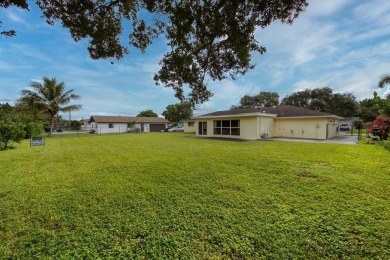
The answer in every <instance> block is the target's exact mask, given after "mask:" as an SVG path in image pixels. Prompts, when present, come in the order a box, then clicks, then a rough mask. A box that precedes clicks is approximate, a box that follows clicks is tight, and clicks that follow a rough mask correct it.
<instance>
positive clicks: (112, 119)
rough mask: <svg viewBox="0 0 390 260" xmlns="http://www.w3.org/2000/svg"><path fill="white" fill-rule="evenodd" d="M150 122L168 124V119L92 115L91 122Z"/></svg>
mask: <svg viewBox="0 0 390 260" xmlns="http://www.w3.org/2000/svg"><path fill="white" fill-rule="evenodd" d="M134 121H135V122H136V123H148V124H167V123H168V121H167V120H166V119H165V118H161V117H136V116H91V118H90V119H89V122H96V123H132V122H134Z"/></svg>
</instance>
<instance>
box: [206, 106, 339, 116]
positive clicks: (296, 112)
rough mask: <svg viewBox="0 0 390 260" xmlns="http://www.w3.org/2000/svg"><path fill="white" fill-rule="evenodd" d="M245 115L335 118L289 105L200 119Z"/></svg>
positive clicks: (223, 113) (245, 110) (239, 111)
mask: <svg viewBox="0 0 390 260" xmlns="http://www.w3.org/2000/svg"><path fill="white" fill-rule="evenodd" d="M245 114H273V115H276V117H337V118H341V117H339V116H337V115H333V114H330V113H325V112H321V111H316V110H311V109H307V108H303V107H295V106H291V105H285V106H275V107H261V108H242V109H231V110H224V111H217V112H213V113H209V114H205V115H201V116H200V117H217V116H234V115H237V116H239V115H245Z"/></svg>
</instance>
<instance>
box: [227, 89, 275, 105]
mask: <svg viewBox="0 0 390 260" xmlns="http://www.w3.org/2000/svg"><path fill="white" fill-rule="evenodd" d="M278 105H279V94H278V93H277V92H266V91H261V92H260V93H259V94H257V95H254V96H249V95H245V96H243V97H242V98H241V99H240V105H239V106H232V107H231V109H236V108H254V107H272V106H278Z"/></svg>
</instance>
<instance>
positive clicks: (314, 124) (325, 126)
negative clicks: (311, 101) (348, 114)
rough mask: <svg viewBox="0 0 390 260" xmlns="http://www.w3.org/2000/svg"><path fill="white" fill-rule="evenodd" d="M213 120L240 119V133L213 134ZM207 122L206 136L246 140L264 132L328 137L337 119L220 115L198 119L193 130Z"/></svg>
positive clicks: (334, 134) (292, 136)
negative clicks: (200, 123) (236, 134)
mask: <svg viewBox="0 0 390 260" xmlns="http://www.w3.org/2000/svg"><path fill="white" fill-rule="evenodd" d="M214 120H240V135H239V136H235V135H232V136H229V135H215V134H214ZM199 122H207V135H205V136H208V137H224V138H241V139H246V140H258V139H262V135H263V134H264V133H266V132H267V133H269V135H268V137H269V138H272V137H286V138H307V139H327V138H328V139H329V138H332V137H335V136H336V135H337V126H338V123H339V120H337V119H334V118H321V117H319V118H304V117H302V118H275V117H271V116H270V117H268V116H248V117H221V118H213V119H210V118H208V119H198V120H197V121H196V123H195V129H194V132H196V135H199V133H198V123H199Z"/></svg>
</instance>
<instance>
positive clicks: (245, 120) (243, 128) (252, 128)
mask: <svg viewBox="0 0 390 260" xmlns="http://www.w3.org/2000/svg"><path fill="white" fill-rule="evenodd" d="M214 120H240V135H239V136H238V135H217V134H214ZM199 122H207V135H199V128H198V125H199ZM257 129H258V128H257V117H256V116H253V117H241V118H240V117H226V118H213V119H202V118H199V119H198V120H196V123H195V131H196V135H197V136H207V137H223V138H241V139H246V140H256V139H257V137H258V130H257Z"/></svg>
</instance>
